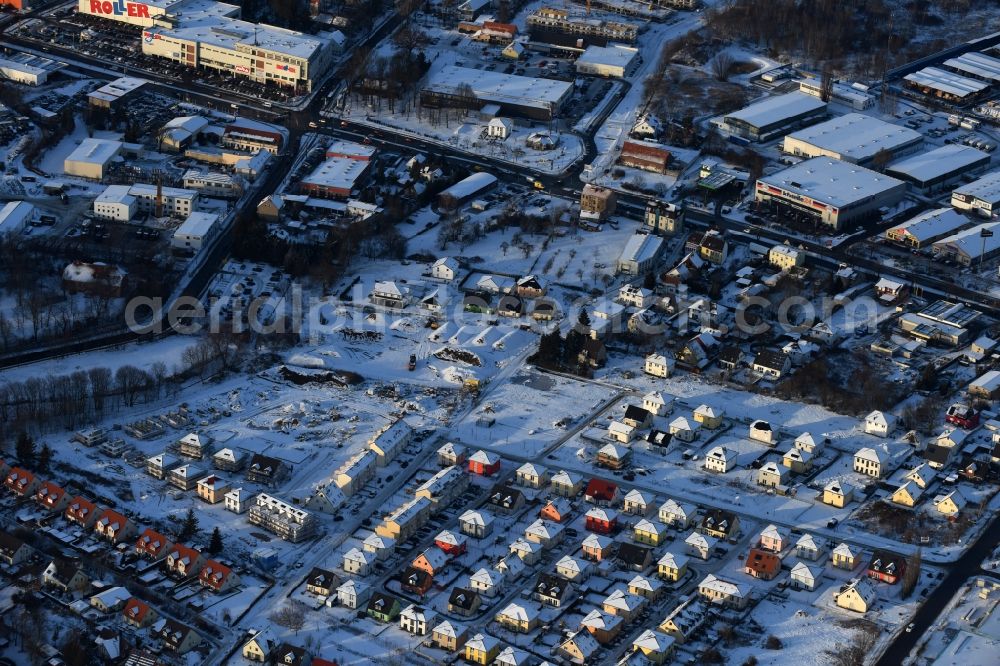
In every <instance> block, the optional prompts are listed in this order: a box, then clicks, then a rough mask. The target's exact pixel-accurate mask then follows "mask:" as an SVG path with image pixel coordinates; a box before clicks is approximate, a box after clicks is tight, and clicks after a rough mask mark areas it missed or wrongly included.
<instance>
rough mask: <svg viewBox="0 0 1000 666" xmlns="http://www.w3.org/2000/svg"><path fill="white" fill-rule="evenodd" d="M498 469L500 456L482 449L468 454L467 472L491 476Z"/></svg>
mask: <svg viewBox="0 0 1000 666" xmlns="http://www.w3.org/2000/svg"><path fill="white" fill-rule="evenodd" d="M499 471H500V456H498V455H497V454H495V453H491V452H489V451H484V450H482V449H480V450H478V451H476V452H475V453H473V454H472V455H471V456H469V472H471V473H472V474H478V475H480V476H493V475H494V474H496V473H497V472H499Z"/></svg>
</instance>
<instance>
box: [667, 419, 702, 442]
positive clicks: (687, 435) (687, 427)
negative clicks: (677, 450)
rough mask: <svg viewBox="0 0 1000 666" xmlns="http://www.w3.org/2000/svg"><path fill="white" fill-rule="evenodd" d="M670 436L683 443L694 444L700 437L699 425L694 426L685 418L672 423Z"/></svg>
mask: <svg viewBox="0 0 1000 666" xmlns="http://www.w3.org/2000/svg"><path fill="white" fill-rule="evenodd" d="M670 434H671V435H672V436H673V437H675V438H677V439H678V440H680V441H682V442H693V441H694V440H695V438H696V437H697V436H698V432H697V424H692V423H691V422H690V421H688V420H687V418H686V417H684V416H678V417H677V418H676V419H674V420H673V421H671V422H670Z"/></svg>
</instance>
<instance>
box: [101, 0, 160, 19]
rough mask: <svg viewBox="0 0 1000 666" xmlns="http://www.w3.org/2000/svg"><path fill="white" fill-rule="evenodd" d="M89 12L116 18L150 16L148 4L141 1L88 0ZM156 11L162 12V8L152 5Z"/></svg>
mask: <svg viewBox="0 0 1000 666" xmlns="http://www.w3.org/2000/svg"><path fill="white" fill-rule="evenodd" d="M88 7H90V11H89V12H88V13H89V14H93V15H94V16H107V17H108V18H118V17H120V16H131V17H132V18H146V19H148V18H151V17H150V14H149V5H145V4H143V3H141V2H125V0H89V2H88ZM154 9H156V10H158V11H157V13H159V14H162V13H163V10H162V9H160V8H158V7H154Z"/></svg>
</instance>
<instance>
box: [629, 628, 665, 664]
mask: <svg viewBox="0 0 1000 666" xmlns="http://www.w3.org/2000/svg"><path fill="white" fill-rule="evenodd" d="M632 651H633V652H641V653H642V655H643V656H644V657H645V658H646V659H648V660H649V661H650V662H651V663H653V664H664V663H666V662H667V661H669V660H670V658H671V656H672V655H673V653H674V638H673V636H669V635H667V634H664V633H660V632H659V631H652V630H651V629H647V630H645V631H644V632H642V633H641V634H639V636H638V638H636V639H635V640H634V641H632Z"/></svg>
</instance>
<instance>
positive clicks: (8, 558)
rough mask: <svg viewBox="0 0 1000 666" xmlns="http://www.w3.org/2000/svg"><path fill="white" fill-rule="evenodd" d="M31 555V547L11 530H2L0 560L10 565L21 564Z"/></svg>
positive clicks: (0, 534) (0, 533) (0, 532)
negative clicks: (10, 531)
mask: <svg viewBox="0 0 1000 666" xmlns="http://www.w3.org/2000/svg"><path fill="white" fill-rule="evenodd" d="M30 555H31V548H29V547H28V545H27V544H26V543H24V542H23V541H21V540H20V539H18V538H17V537H16V536H14V535H13V534H11V533H9V532H5V531H3V530H0V562H4V563H6V564H7V565H8V566H14V565H15V564H21V563H22V562H25V561H27V559H28V557H29V556H30Z"/></svg>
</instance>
